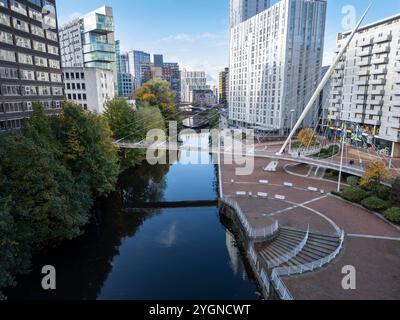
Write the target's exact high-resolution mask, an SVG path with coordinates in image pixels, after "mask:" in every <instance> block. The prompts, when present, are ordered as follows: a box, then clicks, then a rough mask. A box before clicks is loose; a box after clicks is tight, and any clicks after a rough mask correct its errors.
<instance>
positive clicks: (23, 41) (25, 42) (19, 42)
mask: <svg viewBox="0 0 400 320" xmlns="http://www.w3.org/2000/svg"><path fill="white" fill-rule="evenodd" d="M15 45H16V46H18V47H22V48H26V49H32V46H31V40H29V39H27V38H24V37H19V36H15Z"/></svg>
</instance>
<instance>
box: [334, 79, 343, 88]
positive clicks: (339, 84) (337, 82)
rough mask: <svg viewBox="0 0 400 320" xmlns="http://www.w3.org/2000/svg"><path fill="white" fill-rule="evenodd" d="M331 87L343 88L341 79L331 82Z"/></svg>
mask: <svg viewBox="0 0 400 320" xmlns="http://www.w3.org/2000/svg"><path fill="white" fill-rule="evenodd" d="M331 85H332V87H341V86H343V79H336V80H333V81H332V82H331Z"/></svg>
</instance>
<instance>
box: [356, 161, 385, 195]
mask: <svg viewBox="0 0 400 320" xmlns="http://www.w3.org/2000/svg"><path fill="white" fill-rule="evenodd" d="M388 178H389V170H388V169H387V167H386V165H385V163H384V162H383V161H380V160H377V161H374V162H372V163H371V164H370V165H369V166H368V168H367V170H366V171H365V173H364V175H363V177H362V178H361V181H360V186H362V187H364V188H367V189H369V190H375V189H376V188H379V187H380V185H381V183H382V182H383V181H385V180H387V179H388Z"/></svg>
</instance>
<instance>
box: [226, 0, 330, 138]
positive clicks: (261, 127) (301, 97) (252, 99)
mask: <svg viewBox="0 0 400 320" xmlns="http://www.w3.org/2000/svg"><path fill="white" fill-rule="evenodd" d="M326 6H327V4H326V1H325V0H282V1H280V2H278V3H277V4H275V5H273V6H272V7H270V8H268V9H266V10H264V11H263V12H261V13H258V14H257V15H255V16H253V17H252V18H250V19H247V20H246V21H244V22H241V23H239V24H237V25H234V26H233V27H232V28H231V39H230V41H231V43H230V73H229V120H230V124H231V125H235V126H239V127H246V128H252V129H255V130H256V131H260V132H263V133H276V132H279V133H280V134H282V133H284V132H285V131H286V130H288V129H289V128H290V125H291V121H290V120H291V115H292V114H293V113H294V118H295V119H297V118H298V117H299V116H300V115H301V113H302V111H303V110H304V108H305V106H306V105H307V103H308V102H309V99H310V98H311V96H312V94H313V92H314V90H315V88H316V87H317V85H318V83H319V80H320V74H321V66H322V58H323V45H324V35H325V19H326ZM317 114H318V110H317V108H314V110H313V112H310V114H309V115H308V116H307V118H306V120H305V121H304V125H305V126H312V125H315V124H316V122H317Z"/></svg>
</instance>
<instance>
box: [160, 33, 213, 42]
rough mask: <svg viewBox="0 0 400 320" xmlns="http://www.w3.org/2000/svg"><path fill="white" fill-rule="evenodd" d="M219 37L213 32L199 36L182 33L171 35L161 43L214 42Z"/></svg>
mask: <svg viewBox="0 0 400 320" xmlns="http://www.w3.org/2000/svg"><path fill="white" fill-rule="evenodd" d="M218 37H219V36H218V35H217V34H215V33H211V32H204V33H199V34H187V33H180V34H176V35H170V36H168V37H165V38H162V39H160V40H159V41H160V42H169V43H171V42H195V41H199V40H212V39H217V38H218Z"/></svg>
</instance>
